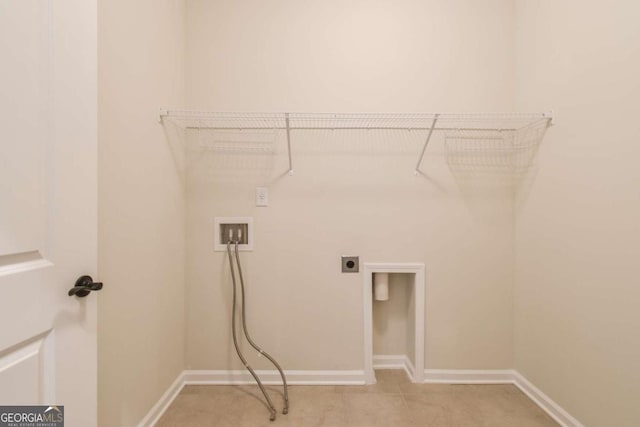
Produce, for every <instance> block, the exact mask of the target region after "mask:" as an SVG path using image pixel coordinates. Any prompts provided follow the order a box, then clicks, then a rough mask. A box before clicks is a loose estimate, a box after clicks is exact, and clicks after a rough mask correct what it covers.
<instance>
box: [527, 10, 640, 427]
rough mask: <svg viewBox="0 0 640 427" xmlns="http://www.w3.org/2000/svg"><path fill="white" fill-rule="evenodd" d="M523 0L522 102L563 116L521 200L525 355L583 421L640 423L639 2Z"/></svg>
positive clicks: (531, 372)
mask: <svg viewBox="0 0 640 427" xmlns="http://www.w3.org/2000/svg"><path fill="white" fill-rule="evenodd" d="M517 6H518V7H517V28H518V33H517V43H518V44H517V47H516V52H517V69H516V75H517V76H518V81H517V93H518V96H517V99H518V102H517V109H519V110H541V109H545V108H550V107H553V108H554V109H555V111H556V113H557V125H556V126H554V127H553V128H552V129H551V130H550V131H549V132H548V134H547V137H546V139H545V142H544V143H543V145H542V148H541V151H540V153H539V159H538V160H539V161H538V164H539V168H538V170H537V173H536V175H535V180H534V181H533V185H532V186H531V188H530V189H529V192H528V195H521V197H520V200H519V203H518V208H517V210H518V215H517V228H516V230H517V232H516V258H517V264H516V265H517V268H516V279H517V280H516V285H517V286H516V300H515V301H516V304H515V308H516V310H515V313H516V321H515V325H516V328H515V343H516V345H515V350H516V352H515V354H516V359H515V362H516V363H515V367H516V368H517V369H518V370H519V371H520V372H521V373H522V374H524V375H525V376H526V377H527V378H528V379H529V380H531V381H532V382H533V383H535V384H536V385H537V386H538V387H540V388H541V389H542V390H543V391H544V392H545V393H547V394H548V395H549V396H550V397H551V398H552V399H554V400H555V401H556V402H557V403H559V404H560V405H561V406H562V407H564V408H565V409H566V410H567V411H569V412H570V413H571V414H572V415H574V416H575V417H576V418H578V419H579V420H580V421H581V422H582V423H584V424H585V425H588V426H621V427H622V426H637V425H640V406H639V405H638V396H640V338H639V334H638V330H639V329H640V316H639V315H638V312H639V311H638V301H640V287H639V286H638V284H639V280H638V277H640V269H639V268H638V265H639V264H638V259H637V258H638V254H639V251H638V248H639V247H640V222H639V221H638V220H639V218H640V191H639V190H638V183H640V168H639V167H638V158H640V144H639V139H640V125H639V123H640V122H639V121H638V114H639V113H640V83H639V82H640V80H639V79H638V76H640V26H639V25H638V21H639V19H640V5H639V4H638V2H635V1H618V2H582V1H577V0H576V1H561V2H558V1H552V0H537V1H531V0H526V1H518V2H517Z"/></svg>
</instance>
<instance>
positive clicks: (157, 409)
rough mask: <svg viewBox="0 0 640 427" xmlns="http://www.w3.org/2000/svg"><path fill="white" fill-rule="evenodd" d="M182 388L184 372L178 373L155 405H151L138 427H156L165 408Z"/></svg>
mask: <svg viewBox="0 0 640 427" xmlns="http://www.w3.org/2000/svg"><path fill="white" fill-rule="evenodd" d="M182 387H184V372H180V374H178V376H177V377H176V379H175V380H174V381H173V383H171V385H170V386H169V388H168V389H167V391H165V392H164V394H163V395H162V396H161V397H160V399H159V400H158V401H157V402H156V404H155V405H153V407H152V408H151V410H149V412H148V413H147V415H146V416H145V417H144V418H143V419H142V421H140V422H139V423H138V427H152V426H154V425H156V423H157V422H158V420H160V417H162V415H163V414H164V413H165V411H166V410H167V408H168V407H169V406H170V405H171V404H172V403H173V401H174V400H175V398H176V397H177V396H178V393H180V391H182Z"/></svg>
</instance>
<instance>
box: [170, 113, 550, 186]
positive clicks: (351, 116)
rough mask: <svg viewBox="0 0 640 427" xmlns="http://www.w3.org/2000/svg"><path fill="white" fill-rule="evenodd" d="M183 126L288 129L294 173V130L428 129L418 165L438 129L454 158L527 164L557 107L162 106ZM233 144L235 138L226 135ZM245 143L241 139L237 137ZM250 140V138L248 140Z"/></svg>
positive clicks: (487, 163)
mask: <svg viewBox="0 0 640 427" xmlns="http://www.w3.org/2000/svg"><path fill="white" fill-rule="evenodd" d="M165 121H169V122H171V123H173V124H174V125H176V126H178V127H179V128H182V129H198V130H204V131H208V132H220V133H221V134H222V135H224V132H232V131H255V132H265V131H266V132H268V131H274V132H275V131H285V132H286V138H287V152H288V156H289V174H293V159H292V156H291V138H292V132H294V133H295V132H303V131H320V130H353V131H357V130H370V131H371V130H408V131H425V132H426V137H425V141H424V144H423V147H422V151H421V153H420V156H419V158H418V161H417V163H416V167H415V173H416V174H417V173H419V172H420V165H421V163H422V159H423V157H424V155H425V152H426V149H427V146H428V144H429V141H430V140H431V137H432V136H433V134H434V133H442V134H443V135H444V137H445V156H446V159H447V162H448V163H449V164H450V165H451V164H456V165H460V164H469V165H471V166H496V165H500V166H504V167H512V168H513V167H516V168H521V167H526V165H527V164H528V163H529V162H530V161H531V159H532V157H533V155H534V154H535V148H536V147H537V146H538V144H539V143H540V141H541V140H542V138H543V136H544V131H545V130H546V128H547V127H549V126H550V125H551V124H552V121H553V113H552V112H544V113H234V112H204V111H188V110H165V109H163V110H161V111H160V122H161V123H164V122H165ZM225 143H226V145H224V147H227V148H230V147H232V146H233V144H234V141H233V140H228V141H225ZM236 143H242V141H236ZM245 145H246V144H245Z"/></svg>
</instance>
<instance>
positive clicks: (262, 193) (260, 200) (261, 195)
mask: <svg viewBox="0 0 640 427" xmlns="http://www.w3.org/2000/svg"><path fill="white" fill-rule="evenodd" d="M256 206H269V190H268V189H267V187H256Z"/></svg>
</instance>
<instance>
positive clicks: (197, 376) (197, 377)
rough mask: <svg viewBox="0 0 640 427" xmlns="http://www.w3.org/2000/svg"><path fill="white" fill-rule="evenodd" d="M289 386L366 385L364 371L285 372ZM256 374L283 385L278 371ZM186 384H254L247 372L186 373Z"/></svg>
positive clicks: (213, 371)
mask: <svg viewBox="0 0 640 427" xmlns="http://www.w3.org/2000/svg"><path fill="white" fill-rule="evenodd" d="M284 373H285V375H286V377H287V384H291V385H361V384H365V375H364V371H360V370H353V371H351V370H346V371H285V372H284ZM256 374H257V375H258V376H259V377H260V381H262V383H263V384H282V379H281V378H280V374H279V373H278V371H276V370H258V371H256ZM184 383H185V384H203V385H204V384H210V385H235V384H253V383H254V380H253V377H251V374H249V372H247V371H246V370H241V371H240V370H236V371H225V370H219V371H216V370H207V371H185V373H184Z"/></svg>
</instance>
